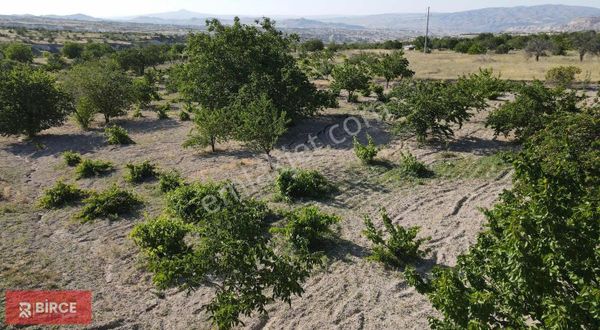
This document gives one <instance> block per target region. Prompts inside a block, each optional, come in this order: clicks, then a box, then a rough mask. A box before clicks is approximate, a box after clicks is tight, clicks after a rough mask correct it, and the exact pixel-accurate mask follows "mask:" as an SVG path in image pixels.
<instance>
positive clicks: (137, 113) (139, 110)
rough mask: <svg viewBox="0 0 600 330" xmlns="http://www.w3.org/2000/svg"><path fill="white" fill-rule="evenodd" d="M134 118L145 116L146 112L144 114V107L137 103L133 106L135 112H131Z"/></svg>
mask: <svg viewBox="0 0 600 330" xmlns="http://www.w3.org/2000/svg"><path fill="white" fill-rule="evenodd" d="M131 116H132V117H133V118H143V117H144V114H142V108H141V107H140V106H139V105H138V104H136V105H135V107H134V108H133V113H132V114H131Z"/></svg>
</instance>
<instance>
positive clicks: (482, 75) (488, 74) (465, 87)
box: [456, 69, 512, 109]
mask: <svg viewBox="0 0 600 330" xmlns="http://www.w3.org/2000/svg"><path fill="white" fill-rule="evenodd" d="M456 85H457V87H456V90H459V91H463V93H466V94H467V96H465V97H469V95H472V96H471V97H473V99H475V100H478V102H480V103H479V104H478V105H477V106H476V107H477V108H478V109H481V108H483V107H484V106H485V103H483V102H481V101H483V100H486V99H489V100H495V99H497V98H498V97H500V96H501V95H503V94H504V93H506V92H508V91H510V90H511V88H512V86H511V84H510V83H509V82H507V81H505V80H502V79H500V77H499V76H494V71H493V70H492V69H479V72H478V73H471V74H469V75H466V76H462V77H459V78H458V82H457V83H456Z"/></svg>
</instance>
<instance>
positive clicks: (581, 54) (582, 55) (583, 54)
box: [579, 53, 585, 62]
mask: <svg viewBox="0 0 600 330" xmlns="http://www.w3.org/2000/svg"><path fill="white" fill-rule="evenodd" d="M584 56H585V53H579V62H583V57H584Z"/></svg>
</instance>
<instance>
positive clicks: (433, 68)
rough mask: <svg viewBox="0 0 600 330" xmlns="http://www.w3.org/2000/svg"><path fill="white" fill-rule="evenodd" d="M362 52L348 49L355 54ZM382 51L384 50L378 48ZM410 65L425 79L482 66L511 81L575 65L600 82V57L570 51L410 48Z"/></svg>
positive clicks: (453, 75) (540, 76) (452, 76)
mask: <svg viewBox="0 0 600 330" xmlns="http://www.w3.org/2000/svg"><path fill="white" fill-rule="evenodd" d="M357 52H358V51H347V52H346V54H347V55H348V54H354V53H357ZM375 52H381V51H375ZM405 55H406V58H407V59H408V60H409V61H410V68H411V69H412V70H413V71H415V73H416V74H415V77H416V78H421V79H456V77H458V76H460V75H464V74H469V73H475V72H477V71H478V70H479V68H492V69H494V72H495V73H498V74H500V75H501V76H502V78H503V79H510V80H534V79H541V80H544V77H545V75H546V72H547V71H548V69H550V68H553V67H557V66H569V65H573V66H576V67H579V68H581V71H582V74H580V75H579V76H578V77H577V79H578V81H584V80H586V79H588V78H589V79H590V81H591V82H592V83H597V82H598V81H600V70H599V68H600V57H598V56H587V57H586V58H585V59H584V60H583V62H580V61H579V55H578V54H577V53H576V52H574V51H570V52H569V53H568V56H548V57H542V58H540V60H539V62H536V61H535V59H534V58H527V56H526V54H525V53H524V52H522V51H512V52H511V53H510V54H503V55H498V54H486V55H468V54H461V53H457V52H454V51H434V52H432V53H431V54H424V53H423V52H419V51H406V52H405Z"/></svg>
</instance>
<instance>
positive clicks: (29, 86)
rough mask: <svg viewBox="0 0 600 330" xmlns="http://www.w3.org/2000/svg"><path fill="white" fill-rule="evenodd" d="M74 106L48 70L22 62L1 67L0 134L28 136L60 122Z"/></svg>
mask: <svg viewBox="0 0 600 330" xmlns="http://www.w3.org/2000/svg"><path fill="white" fill-rule="evenodd" d="M73 110H74V109H73V105H72V101H71V98H70V97H69V95H68V94H66V93H64V92H63V91H62V90H61V89H59V88H58V85H57V84H56V80H55V79H54V78H53V77H52V76H50V75H48V74H47V73H45V72H42V71H39V70H34V69H32V68H30V67H28V66H26V65H21V64H17V65H14V66H13V67H12V68H10V69H3V68H0V135H4V136H7V135H20V134H24V135H26V136H27V137H29V138H31V137H33V136H35V135H36V134H37V133H39V132H41V131H43V130H45V129H48V128H51V127H55V126H60V125H62V124H63V123H64V121H65V119H66V118H67V116H68V115H69V114H71V112H73Z"/></svg>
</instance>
